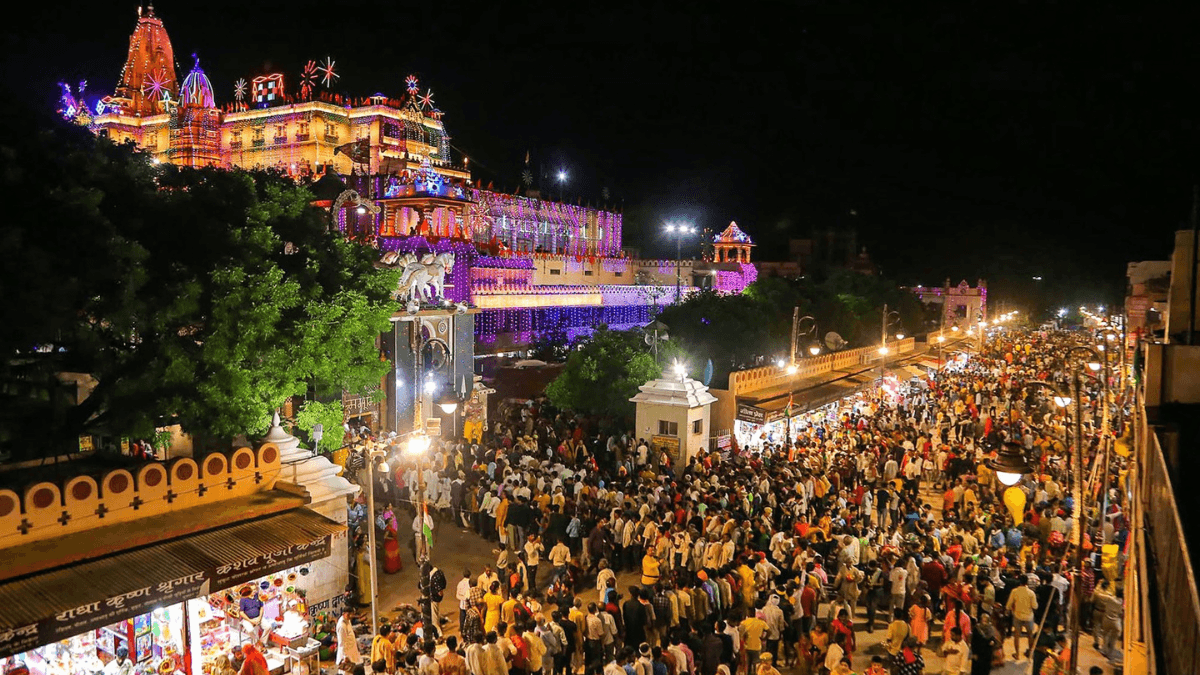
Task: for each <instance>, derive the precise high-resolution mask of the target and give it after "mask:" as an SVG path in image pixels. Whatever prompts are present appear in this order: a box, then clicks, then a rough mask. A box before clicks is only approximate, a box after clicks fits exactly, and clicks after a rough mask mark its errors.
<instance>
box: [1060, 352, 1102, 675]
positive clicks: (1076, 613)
mask: <svg viewBox="0 0 1200 675" xmlns="http://www.w3.org/2000/svg"><path fill="white" fill-rule="evenodd" d="M1078 353H1082V354H1083V355H1085V358H1086V357H1087V356H1090V357H1093V358H1095V359H1096V361H1088V362H1087V367H1088V368H1089V369H1091V370H1092V371H1093V372H1096V371H1099V370H1100V364H1099V363H1098V361H1099V356H1100V355H1099V354H1098V353H1097V352H1096V351H1095V350H1094V349H1092V348H1091V347H1085V346H1077V347H1072V348H1071V349H1069V350H1067V353H1066V354H1065V355H1064V360H1065V361H1066V363H1067V365H1068V366H1070V367H1071V398H1072V399H1073V403H1074V405H1073V406H1072V407H1073V413H1074V417H1075V420H1074V434H1072V436H1073V438H1072V440H1073V444H1074V446H1075V448H1074V452H1073V453H1072V454H1071V464H1072V473H1073V474H1074V476H1073V479H1074V480H1072V482H1071V494H1072V498H1073V499H1074V501H1075V508H1074V509H1072V513H1071V540H1072V541H1071V543H1072V545H1073V546H1074V548H1075V550H1074V553H1073V555H1072V559H1071V563H1072V568H1073V578H1072V580H1071V614H1070V617H1071V624H1070V625H1071V665H1070V668H1069V669H1068V671H1067V672H1070V673H1074V672H1078V667H1079V619H1080V610H1081V608H1082V606H1083V586H1082V584H1080V580H1081V579H1082V576H1083V525H1084V520H1083V400H1082V399H1083V386H1082V380H1083V363H1082V362H1079V361H1076V362H1075V363H1074V365H1073V366H1072V364H1071V357H1072V355H1074V354H1078Z"/></svg>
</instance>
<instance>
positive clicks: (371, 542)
mask: <svg viewBox="0 0 1200 675" xmlns="http://www.w3.org/2000/svg"><path fill="white" fill-rule="evenodd" d="M367 453H368V456H367V548H368V550H369V551H370V554H369V555H368V556H367V560H368V561H370V563H371V564H370V568H371V634H372V635H378V634H379V574H378V573H377V571H376V568H377V567H378V566H379V559H378V557H377V555H376V553H375V463H376V462H379V470H380V471H382V472H384V473H387V471H388V465H387V462H386V461H384V454H385V453H384V451H383V450H379V449H377V448H368V449H367Z"/></svg>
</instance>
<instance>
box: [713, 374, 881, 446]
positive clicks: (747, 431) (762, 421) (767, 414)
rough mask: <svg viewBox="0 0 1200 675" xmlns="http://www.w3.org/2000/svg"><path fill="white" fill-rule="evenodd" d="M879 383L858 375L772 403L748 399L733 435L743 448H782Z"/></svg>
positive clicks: (740, 403) (777, 398)
mask: <svg viewBox="0 0 1200 675" xmlns="http://www.w3.org/2000/svg"><path fill="white" fill-rule="evenodd" d="M876 381H877V380H876V379H875V377H874V374H873V373H866V372H864V373H858V374H855V375H853V376H849V377H843V378H841V379H838V380H834V381H833V382H828V383H826V384H822V385H819V386H816V387H810V388H808V389H803V390H799V391H794V392H791V393H790V394H783V395H775V396H772V397H771V398H770V399H765V400H763V399H754V398H751V397H746V398H745V400H739V401H738V406H737V415H736V417H735V418H734V427H733V433H734V438H735V439H736V440H737V443H738V446H739V447H742V448H753V447H761V446H763V445H779V444H783V443H785V442H787V438H788V434H789V433H791V434H792V435H793V436H795V435H796V434H798V433H800V432H801V431H803V430H804V429H806V428H807V427H808V426H809V425H810V424H812V423H814V422H815V421H817V420H819V419H823V418H824V417H826V416H829V415H835V416H836V411H837V409H838V405H839V402H840V401H842V400H843V399H845V398H847V397H850V396H854V395H855V394H857V393H859V392H861V391H864V390H866V389H868V388H870V386H871V384H872V383H874V382H876Z"/></svg>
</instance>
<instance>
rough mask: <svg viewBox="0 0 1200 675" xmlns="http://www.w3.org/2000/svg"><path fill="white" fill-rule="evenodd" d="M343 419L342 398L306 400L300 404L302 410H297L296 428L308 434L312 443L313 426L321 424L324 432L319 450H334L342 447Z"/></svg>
mask: <svg viewBox="0 0 1200 675" xmlns="http://www.w3.org/2000/svg"><path fill="white" fill-rule="evenodd" d="M343 419H344V414H343V411H342V399H340V398H339V399H335V400H334V401H332V402H330V403H322V402H320V401H305V402H304V405H302V406H300V410H298V411H297V412H296V428H298V429H300V430H301V431H303V432H304V433H305V434H306V435H307V436H308V441H309V443H310V444H311V443H312V431H313V428H314V427H316V426H317V425H318V424H320V425H321V427H322V430H323V434H322V436H321V441H320V442H319V443H318V444H317V450H320V451H322V452H332V451H334V450H337V449H338V448H340V447H342V437H343V433H342V420H343Z"/></svg>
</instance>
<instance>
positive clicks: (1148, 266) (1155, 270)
mask: <svg viewBox="0 0 1200 675" xmlns="http://www.w3.org/2000/svg"><path fill="white" fill-rule="evenodd" d="M1172 264H1173V263H1172V261H1170V260H1144V261H1141V262H1131V263H1129V265H1128V266H1127V267H1126V269H1125V276H1126V278H1127V279H1128V280H1129V283H1128V285H1127V287H1126V291H1125V314H1126V316H1127V317H1128V321H1129V323H1128V324H1127V326H1126V332H1127V334H1128V335H1130V336H1131V337H1130V339H1132V335H1133V334H1135V333H1138V332H1142V333H1151V334H1153V333H1156V332H1157V331H1161V330H1163V328H1164V327H1165V326H1164V323H1163V319H1164V317H1165V316H1166V314H1167V298H1168V295H1169V294H1170V291H1171V266H1172Z"/></svg>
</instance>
